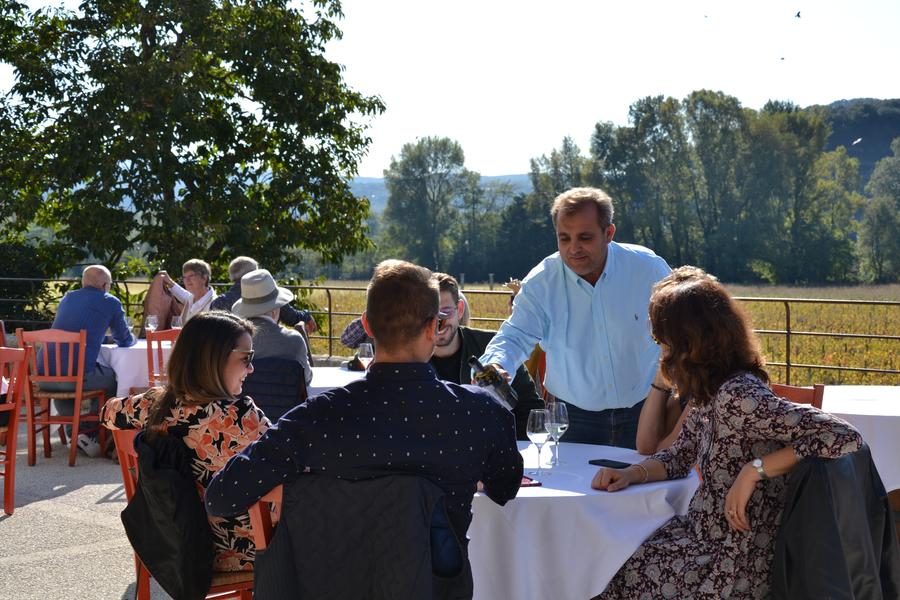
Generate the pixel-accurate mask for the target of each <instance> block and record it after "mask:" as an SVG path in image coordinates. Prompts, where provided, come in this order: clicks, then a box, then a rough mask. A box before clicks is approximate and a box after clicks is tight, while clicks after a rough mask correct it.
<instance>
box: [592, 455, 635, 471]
mask: <svg viewBox="0 0 900 600" xmlns="http://www.w3.org/2000/svg"><path fill="white" fill-rule="evenodd" d="M588 464H589V465H595V466H597V467H609V468H610V469H624V468H626V467H630V466H631V463H627V462H622V461H620V460H610V459H608V458H594V459H592V460H589V461H588Z"/></svg>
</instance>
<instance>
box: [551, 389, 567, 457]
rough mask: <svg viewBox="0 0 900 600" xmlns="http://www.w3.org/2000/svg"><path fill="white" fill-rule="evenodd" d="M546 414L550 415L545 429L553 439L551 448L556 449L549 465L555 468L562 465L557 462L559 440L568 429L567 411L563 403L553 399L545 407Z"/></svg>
mask: <svg viewBox="0 0 900 600" xmlns="http://www.w3.org/2000/svg"><path fill="white" fill-rule="evenodd" d="M547 412H548V413H549V414H550V424H549V425H548V426H547V429H548V430H549V431H550V437H551V438H552V439H553V447H554V448H556V453H555V454H554V455H553V456H552V457H551V459H550V464H551V465H553V466H554V467H555V466H557V465H561V464H562V463H561V462H560V460H559V440H560V438H562V436H564V435H565V433H566V431H568V429H569V410H568V409H567V408H566V405H565V403H564V402H560V401H559V400H557V399H555V398H554V401H553V402H551V403H550V404H548V405H547Z"/></svg>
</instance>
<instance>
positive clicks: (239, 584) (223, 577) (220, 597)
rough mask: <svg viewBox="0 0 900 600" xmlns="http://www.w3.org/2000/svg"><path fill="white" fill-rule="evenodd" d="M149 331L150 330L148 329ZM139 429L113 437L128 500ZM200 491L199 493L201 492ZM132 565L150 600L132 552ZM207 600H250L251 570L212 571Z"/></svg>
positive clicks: (139, 597)
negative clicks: (231, 599) (230, 599)
mask: <svg viewBox="0 0 900 600" xmlns="http://www.w3.org/2000/svg"><path fill="white" fill-rule="evenodd" d="M148 333H149V332H148ZM139 432H140V430H139V429H114V430H112V435H113V440H114V441H115V444H116V456H117V457H118V458H119V469H120V470H121V471H122V485H123V487H124V488H125V498H126V499H127V500H128V501H129V502H130V501H131V499H132V498H133V497H134V494H135V492H136V491H137V482H138V477H139V473H138V455H137V450H135V449H134V440H135V438H136V437H137V434H138V433H139ZM201 494H202V492H201ZM134 567H135V572H136V574H137V593H136V595H135V598H136V600H150V572H149V571H148V570H147V568H146V567H145V566H144V564H143V563H142V562H141V559H140V557H139V556H138V555H137V554H136V553H135V555H134ZM206 598H207V600H226V599H228V598H236V599H238V600H252V598H253V572H252V571H235V572H233V573H214V574H213V580H212V585H211V586H210V588H209V592H207V594H206Z"/></svg>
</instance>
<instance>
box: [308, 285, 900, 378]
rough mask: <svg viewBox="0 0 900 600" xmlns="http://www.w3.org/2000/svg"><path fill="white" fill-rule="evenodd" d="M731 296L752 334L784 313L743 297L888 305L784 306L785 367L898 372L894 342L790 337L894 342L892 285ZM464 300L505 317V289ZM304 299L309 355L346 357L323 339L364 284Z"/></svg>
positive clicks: (897, 333)
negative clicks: (314, 324) (313, 319)
mask: <svg viewBox="0 0 900 600" xmlns="http://www.w3.org/2000/svg"><path fill="white" fill-rule="evenodd" d="M729 289H730V291H731V292H732V293H733V294H734V295H735V296H738V297H742V298H747V299H748V300H746V301H745V307H746V308H747V311H748V312H749V314H750V316H751V319H752V320H753V325H754V327H755V328H756V329H759V330H770V331H784V330H785V329H787V327H786V323H787V321H786V309H785V305H784V303H782V302H763V301H758V300H751V298H798V299H806V300H808V299H823V300H866V301H870V300H875V301H892V302H896V303H898V304H894V305H864V304H834V303H805V302H804V303H790V305H789V306H790V329H791V331H792V332H793V334H792V336H791V363H792V365H797V364H806V365H825V366H830V367H835V366H837V367H853V368H869V369H886V370H893V371H900V339H893V340H892V339H860V338H846V337H833V336H822V335H798V332H812V333H816V334H822V333H842V334H848V333H849V334H869V335H880V336H894V337H898V338H900V285H898V284H894V285H883V286H854V287H822V288H797V287H784V286H779V287H750V286H730V287H729ZM465 292H466V296H467V298H468V299H469V303H470V306H471V309H472V315H473V322H472V325H473V326H475V327H481V328H484V329H496V328H497V327H498V326H499V324H500V322H502V320H503V319H504V318H505V317H506V315H507V301H508V298H509V295H508V292H506V291H505V288H503V287H502V286H498V285H495V286H494V290H493V291H490V290H489V289H488V286H487V285H471V286H467V288H466V290H465ZM309 300H310V301H311V302H312V303H313V304H315V305H316V306H317V307H319V309H320V310H321V311H322V312H321V313H319V314H318V315H317V321H318V323H319V326H320V331H319V332H318V335H316V336H314V339H313V351H314V352H315V353H316V354H334V355H347V354H349V350H347V349H346V348H344V347H343V346H341V344H340V341H339V340H338V339H334V340H333V341H332V345H331V351H330V352H329V344H328V340H327V336H328V330H329V329H328V327H329V319H328V318H327V317H328V314H329V313H330V315H331V322H330V324H331V331H332V333H331V335H332V336H334V338H339V337H340V334H341V331H343V329H344V327H346V325H347V323H349V322H350V321H351V320H352V319H353V318H354V317H356V316H357V315H359V313H360V311H361V310H362V309H363V306H364V303H365V282H346V281H341V282H338V281H330V282H326V283H325V284H323V285H322V286H321V288H320V289H317V290H315V291H313V292H312V294H311V295H310V296H309ZM760 341H761V344H762V348H763V352H764V354H765V356H766V359H767V360H768V361H769V362H773V363H784V362H786V353H785V350H786V348H785V345H786V344H785V342H786V336H785V335H784V334H779V333H762V334H760ZM769 372H770V375H771V376H772V379H773V380H774V381H785V379H786V377H785V368H784V367H781V366H776V365H770V369H769ZM791 382H792V383H794V384H801V385H802V384H808V383H812V382H817V383H829V384H831V383H844V384H851V383H852V384H870V385H875V384H879V385H900V375H898V374H891V373H870V372H858V371H842V370H837V369H822V368H816V369H813V368H803V367H796V366H794V367H792V368H791Z"/></svg>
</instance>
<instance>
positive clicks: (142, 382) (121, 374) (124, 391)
mask: <svg viewBox="0 0 900 600" xmlns="http://www.w3.org/2000/svg"><path fill="white" fill-rule="evenodd" d="M171 353H172V345H171V343H169V342H163V359H164V360H169V354H171ZM97 362H99V363H100V364H102V365H106V366H108V367H112V370H113V371H115V372H116V385H117V389H116V396H119V397H124V396H127V395H128V391H129V390H130V389H131V388H133V387H147V384H148V383H149V381H148V379H149V375H148V373H147V340H138V341H137V343H136V344H135V345H134V346H129V347H128V348H120V347H119V346H116V345H113V344H103V345H102V346H100V354H99V355H98V356H97Z"/></svg>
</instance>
